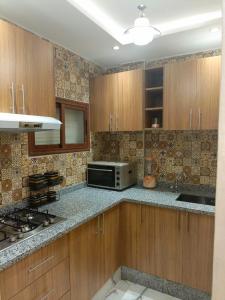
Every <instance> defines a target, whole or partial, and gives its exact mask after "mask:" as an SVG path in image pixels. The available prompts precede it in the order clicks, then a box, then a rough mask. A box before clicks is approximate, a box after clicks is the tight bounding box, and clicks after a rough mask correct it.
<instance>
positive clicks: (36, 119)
mask: <svg viewBox="0 0 225 300" xmlns="http://www.w3.org/2000/svg"><path fill="white" fill-rule="evenodd" d="M61 124H62V122H60V121H59V120H57V119H55V118H51V117H42V116H32V115H20V114H10V113H0V131H7V132H32V131H44V130H56V129H60V126H61Z"/></svg>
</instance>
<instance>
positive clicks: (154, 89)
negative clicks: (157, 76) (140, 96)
mask: <svg viewBox="0 0 225 300" xmlns="http://www.w3.org/2000/svg"><path fill="white" fill-rule="evenodd" d="M145 90H146V91H161V90H163V86H157V87H151V88H146V89H145Z"/></svg>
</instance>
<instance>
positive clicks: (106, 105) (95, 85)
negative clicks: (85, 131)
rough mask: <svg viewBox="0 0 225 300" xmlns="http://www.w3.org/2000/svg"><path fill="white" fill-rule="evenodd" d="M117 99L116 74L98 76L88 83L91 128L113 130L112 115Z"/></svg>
mask: <svg viewBox="0 0 225 300" xmlns="http://www.w3.org/2000/svg"><path fill="white" fill-rule="evenodd" d="M116 99H117V74H109V75H104V76H99V77H97V78H95V79H93V80H91V83H90V112H91V130H92V131H93V132H104V131H115V121H114V120H113V115H114V111H115V102H116Z"/></svg>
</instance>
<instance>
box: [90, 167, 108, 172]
mask: <svg viewBox="0 0 225 300" xmlns="http://www.w3.org/2000/svg"><path fill="white" fill-rule="evenodd" d="M87 169H88V170H93V171H104V172H112V171H113V170H108V169H96V168H87Z"/></svg>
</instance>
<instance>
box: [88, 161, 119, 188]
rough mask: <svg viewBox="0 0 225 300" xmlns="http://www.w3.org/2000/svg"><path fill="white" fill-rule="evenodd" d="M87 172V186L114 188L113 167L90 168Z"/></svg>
mask: <svg viewBox="0 0 225 300" xmlns="http://www.w3.org/2000/svg"><path fill="white" fill-rule="evenodd" d="M87 171H88V172H87V173H88V184H89V185H93V186H99V187H109V188H115V168H114V167H105V166H104V167H101V166H96V167H95V166H91V167H88V169H87Z"/></svg>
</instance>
